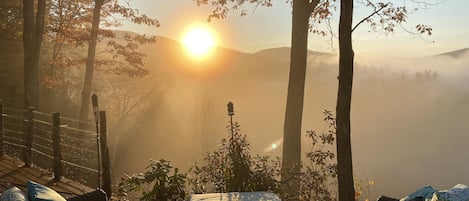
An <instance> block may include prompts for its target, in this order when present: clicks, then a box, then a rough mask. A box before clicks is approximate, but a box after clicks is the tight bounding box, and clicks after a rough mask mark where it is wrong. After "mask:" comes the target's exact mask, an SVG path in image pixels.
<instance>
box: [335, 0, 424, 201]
mask: <svg viewBox="0 0 469 201" xmlns="http://www.w3.org/2000/svg"><path fill="white" fill-rule="evenodd" d="M418 4H420V5H428V4H426V3H425V2H418ZM366 6H368V7H371V8H373V11H372V12H371V14H370V15H368V16H367V17H365V18H363V19H361V20H360V21H359V22H358V23H357V24H356V25H355V26H353V27H352V18H353V17H352V16H353V0H341V2H340V20H339V77H338V78H339V85H338V91H337V105H336V112H337V115H336V120H337V121H336V124H337V138H336V141H337V143H336V146H337V171H338V172H337V173H338V185H339V201H348V200H354V199H355V189H354V182H353V167H352V146H351V126H350V110H351V103H352V86H353V72H354V52H353V47H352V32H353V31H354V30H355V29H356V28H357V27H358V26H359V25H360V24H362V23H364V22H366V23H369V24H370V26H371V28H372V29H373V30H374V31H377V30H378V28H377V27H378V25H381V26H379V27H381V31H383V32H384V33H385V34H388V33H391V32H394V30H395V27H396V25H401V26H402V23H403V22H406V19H407V8H406V7H399V6H398V7H395V6H393V4H392V3H391V2H388V3H383V2H378V3H374V2H372V1H370V0H367V1H366ZM415 28H416V30H417V33H413V32H411V31H409V30H407V31H408V32H409V33H412V34H424V33H426V34H428V35H431V32H432V28H431V27H429V26H427V25H421V24H419V25H417V26H416V27H415Z"/></svg>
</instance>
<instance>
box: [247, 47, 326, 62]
mask: <svg viewBox="0 0 469 201" xmlns="http://www.w3.org/2000/svg"><path fill="white" fill-rule="evenodd" d="M290 50H291V48H290V47H277V48H268V49H263V50H260V51H257V52H255V53H254V54H253V55H255V56H260V57H263V58H267V59H273V60H281V61H286V62H289V61H290ZM333 56H334V54H330V53H324V52H316V51H311V50H309V51H308V57H324V58H328V57H333Z"/></svg>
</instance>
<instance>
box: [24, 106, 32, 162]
mask: <svg viewBox="0 0 469 201" xmlns="http://www.w3.org/2000/svg"><path fill="white" fill-rule="evenodd" d="M24 121H25V129H24V131H25V132H24V136H25V143H26V148H25V150H24V159H23V160H24V163H25V165H26V166H27V167H31V162H32V154H33V152H32V148H33V132H34V107H29V108H28V110H26V114H25V120H24Z"/></svg>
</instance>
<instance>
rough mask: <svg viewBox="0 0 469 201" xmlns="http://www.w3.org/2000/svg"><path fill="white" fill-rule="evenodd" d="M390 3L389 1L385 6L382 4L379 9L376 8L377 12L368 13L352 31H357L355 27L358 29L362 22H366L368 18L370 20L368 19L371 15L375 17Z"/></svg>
mask: <svg viewBox="0 0 469 201" xmlns="http://www.w3.org/2000/svg"><path fill="white" fill-rule="evenodd" d="M388 5H389V3H387V4H384V6H382V7H381V8H379V9H378V10H375V12H373V13H371V14H370V15H368V16H367V17H365V18H363V19H362V20H361V21H360V22H358V23H357V24H356V25H355V26H354V27H353V28H352V32H353V31H355V29H356V28H357V27H358V26H359V25H360V24H362V23H363V22H365V21H366V20H368V19H370V18H371V17H373V15H376V14H377V13H379V12H380V11H381V10H383V9H384V8H386V7H387V6H388Z"/></svg>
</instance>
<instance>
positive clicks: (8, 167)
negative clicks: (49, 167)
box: [0, 156, 94, 198]
mask: <svg viewBox="0 0 469 201" xmlns="http://www.w3.org/2000/svg"><path fill="white" fill-rule="evenodd" d="M28 180H31V181H35V182H37V183H40V184H43V185H45V186H48V187H49V188H52V189H54V190H55V191H57V192H58V193H60V194H61V195H62V196H63V197H65V198H69V197H73V196H75V195H81V194H84V193H87V192H91V191H93V190H94V189H93V188H90V187H88V186H85V185H82V184H80V183H78V182H75V181H71V180H68V179H65V178H64V179H61V180H60V181H59V182H56V181H54V180H53V174H52V173H50V172H48V171H45V170H41V169H39V168H29V167H25V166H24V163H23V162H21V161H18V160H16V159H13V158H10V157H8V156H3V157H0V192H3V191H4V190H6V189H8V188H10V187H13V186H16V187H18V188H20V189H21V190H22V191H23V192H26V191H25V189H26V182H27V181H28Z"/></svg>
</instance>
